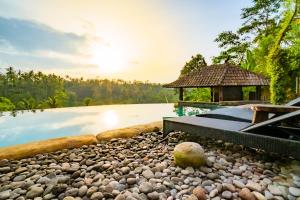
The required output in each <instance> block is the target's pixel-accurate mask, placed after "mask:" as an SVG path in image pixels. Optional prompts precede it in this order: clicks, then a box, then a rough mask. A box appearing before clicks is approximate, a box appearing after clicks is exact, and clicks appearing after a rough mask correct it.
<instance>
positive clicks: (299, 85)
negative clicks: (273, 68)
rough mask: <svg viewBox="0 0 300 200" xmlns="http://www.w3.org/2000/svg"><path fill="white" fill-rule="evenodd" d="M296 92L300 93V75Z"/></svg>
mask: <svg viewBox="0 0 300 200" xmlns="http://www.w3.org/2000/svg"><path fill="white" fill-rule="evenodd" d="M296 94H297V95H299V94H300V77H296Z"/></svg>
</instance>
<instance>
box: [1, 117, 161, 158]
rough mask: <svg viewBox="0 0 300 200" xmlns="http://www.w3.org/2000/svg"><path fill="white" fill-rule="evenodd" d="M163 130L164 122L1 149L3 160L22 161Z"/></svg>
mask: <svg viewBox="0 0 300 200" xmlns="http://www.w3.org/2000/svg"><path fill="white" fill-rule="evenodd" d="M161 129H162V121H156V122H151V123H147V124H139V125H135V126H130V127H125V128H120V129H114V130H109V131H104V132H100V133H98V134H96V135H91V134H90V135H79V136H68V137H60V138H53V139H48V140H42V141H37V142H30V143H26V144H18V145H12V146H8V147H0V160H1V159H9V160H11V159H22V158H27V157H32V156H34V155H37V154H42V153H50V152H54V151H59V150H63V149H72V148H79V147H81V146H83V145H95V144H97V143H99V142H101V141H107V140H110V139H113V138H129V137H133V136H136V135H138V134H140V133H145V132H158V131H160V130H161Z"/></svg>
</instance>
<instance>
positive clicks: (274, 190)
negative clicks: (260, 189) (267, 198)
mask: <svg viewBox="0 0 300 200" xmlns="http://www.w3.org/2000/svg"><path fill="white" fill-rule="evenodd" d="M268 190H269V191H270V192H271V193H272V194H273V195H279V196H280V195H281V191H280V189H279V188H278V187H277V186H276V185H268Z"/></svg>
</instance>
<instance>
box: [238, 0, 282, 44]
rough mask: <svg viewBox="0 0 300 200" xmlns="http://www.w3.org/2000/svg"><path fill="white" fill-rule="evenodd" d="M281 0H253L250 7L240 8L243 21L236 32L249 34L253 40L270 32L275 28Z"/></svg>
mask: <svg viewBox="0 0 300 200" xmlns="http://www.w3.org/2000/svg"><path fill="white" fill-rule="evenodd" d="M282 2H283V0H253V5H252V6H251V7H247V8H243V9H242V14H241V19H242V20H244V23H243V25H242V26H241V27H240V28H239V30H238V33H239V34H242V35H245V34H251V35H253V36H254V38H253V40H254V41H258V40H259V39H261V38H262V37H265V36H267V35H269V34H271V33H272V32H273V31H274V29H275V28H276V24H277V23H276V22H277V21H278V19H279V16H280V12H279V10H280V6H281V3H282Z"/></svg>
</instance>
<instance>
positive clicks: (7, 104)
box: [0, 97, 15, 111]
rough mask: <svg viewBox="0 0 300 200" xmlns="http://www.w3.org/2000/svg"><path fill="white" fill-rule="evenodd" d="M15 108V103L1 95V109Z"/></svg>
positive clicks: (9, 109) (10, 109)
mask: <svg viewBox="0 0 300 200" xmlns="http://www.w3.org/2000/svg"><path fill="white" fill-rule="evenodd" d="M14 109H15V105H14V104H13V103H12V102H11V101H10V100H9V99H8V98H5V97H0V111H12V110H14Z"/></svg>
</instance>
